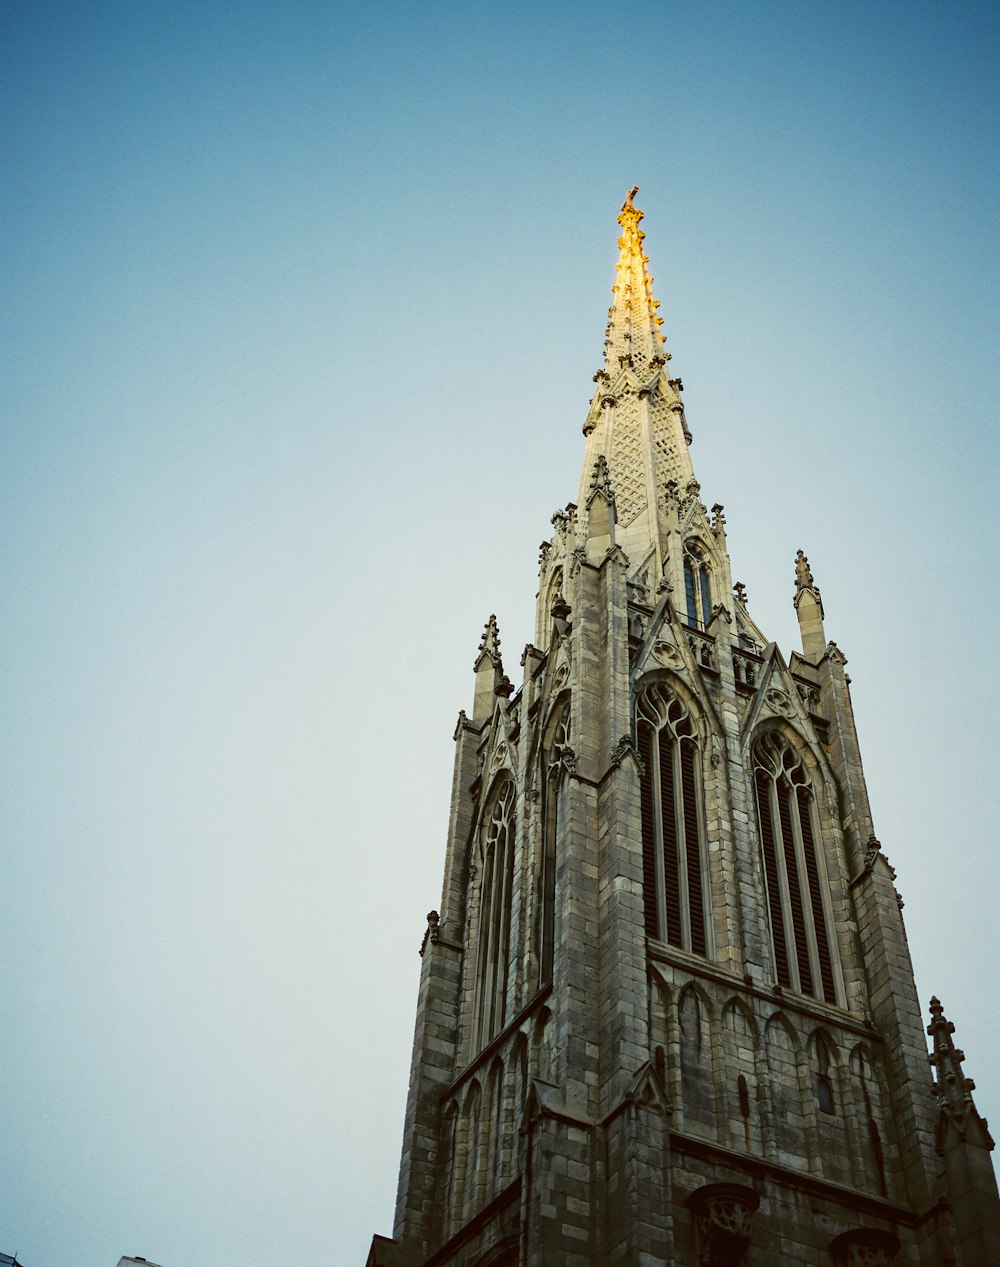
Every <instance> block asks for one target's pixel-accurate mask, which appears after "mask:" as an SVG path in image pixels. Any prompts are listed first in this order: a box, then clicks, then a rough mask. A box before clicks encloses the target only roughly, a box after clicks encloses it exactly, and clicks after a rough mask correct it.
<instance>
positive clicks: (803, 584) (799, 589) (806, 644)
mask: <svg viewBox="0 0 1000 1267" xmlns="http://www.w3.org/2000/svg"><path fill="white" fill-rule="evenodd" d="M794 602H795V614H796V615H797V616H798V618H799V632H800V634H801V635H802V654H803V655H804V656H805V658H806V659H807V660H811V661H812V662H813V663H814V664H815V663H816V661H818V660H819V659H820V657H821V656H822V655H823V653H824V652H825V651H826V634H825V633H824V632H823V600H822V598H821V597H820V593H819V586H818V585H816V584H815V582H814V581H813V574H812V572H810V570H809V560H808V559H807V558H806V556H805V555H804V554H803V553H802V551H801V550H800V551H799V552H798V554H797V555H796V556H795V600H794Z"/></svg>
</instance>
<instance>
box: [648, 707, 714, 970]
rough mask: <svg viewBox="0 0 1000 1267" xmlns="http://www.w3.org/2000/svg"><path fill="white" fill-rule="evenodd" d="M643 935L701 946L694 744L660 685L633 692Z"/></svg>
mask: <svg viewBox="0 0 1000 1267" xmlns="http://www.w3.org/2000/svg"><path fill="white" fill-rule="evenodd" d="M636 738H637V742H638V746H639V756H640V758H641V760H642V765H643V775H642V784H641V794H642V866H643V905H644V908H645V920H646V935H647V936H648V937H655V938H657V939H658V940H660V941H665V942H668V943H669V944H670V945H671V946H680V947H681V948H682V949H683V950H690V951H692V952H693V953H694V954H697V955H704V954H707V942H706V923H707V919H706V899H707V896H708V895H707V892H706V889H707V884H706V881H705V850H704V830H703V826H702V824H703V821H704V811H703V807H702V784H701V752H700V749H699V747H698V742H697V737H696V735H695V729H694V724H693V722H692V720H691V717H690V715H689V714H688V712H687V709H686V708H685V707H684V705H683V704H682V703H681V701H680V700H679V699H678V698H677V696H676V695H675V694H674V693H673V692H672V691H671V690H670V689H669V688H668V687H666V686H664V685H662V684H658V685H655V686H652V687H650V688H649V689H648V690H647V691H646V692H644V694H643V695H642V697H641V698H640V700H639V707H638V715H637V722H636Z"/></svg>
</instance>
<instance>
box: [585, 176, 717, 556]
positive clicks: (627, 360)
mask: <svg viewBox="0 0 1000 1267" xmlns="http://www.w3.org/2000/svg"><path fill="white" fill-rule="evenodd" d="M637 192H638V187H636V188H634V189H632V190H631V191H630V192H629V195H628V197H627V198H626V199H625V202H624V204H623V205H622V209H621V214H620V215H619V216H618V223H619V224H620V225H621V229H622V232H621V236H620V237H619V239H618V265H617V269H616V272H615V284H614V286H612V288H611V290H612V294H613V296H614V302H613V303H612V305H611V307H610V309H609V310H608V325H607V330H606V337H605V340H604V364H603V365H602V367H601V368H600V369H599V370H598V371H597V373H596V374H595V375H594V382H595V384H596V386H597V390H596V391H595V392H594V396H593V398H592V400H591V402H590V408H589V410H588V412H587V418H586V421H585V422H584V424H583V431H584V435H586V437H587V450H586V453H585V455H584V460H583V473H582V478H581V482H580V496H579V502H580V503H581V504H585V503H586V501H587V498H588V496H589V494H590V491H591V477H592V475H593V472H594V468H595V463H596V462H597V459H598V458H599V457H603V458H604V459H605V460H606V462H607V466H608V472H609V476H610V481H611V487H612V488H613V489H614V495H615V508H616V511H617V521H618V524H619V526H620V531H619V532H618V533H617V534H616V535H617V540H618V543H619V544H620V545H621V546H622V548H623V549H624V551H625V553H626V555H627V556H628V559H629V561H630V563H631V565H632V566H633V567H639V566H640V565H642V564H643V563H644V562H645V561H646V559H647V558H648V557H649V556H650V555H651V554H652V555H654V556H655V560H656V565H657V574H659V571H660V565H661V564H662V561H663V558H664V557H665V556H666V554H667V553H668V550H667V546H666V542H665V540H664V534H665V533H666V531H667V516H668V513H669V512H668V510H667V504H666V503H667V500H668V493H667V489H668V485H669V484H670V482H671V481H673V482H674V484H675V485H676V486H677V488H679V489H682V490H683V489H687V488H688V487H689V486H690V485H691V484H692V481H694V469H693V467H692V466H691V459H690V457H689V456H688V445H689V444H690V442H691V433H690V432H689V431H688V427H687V422H686V421H685V418H684V405H683V402H682V400H681V390H682V384H681V381H680V379H679V378H670V377H669V374H668V371H667V365H668V363H669V361H670V353H669V352H668V351H667V350H666V346H665V342H664V337H663V335H662V334H661V332H660V327H661V326H662V324H663V319H662V318H661V317H660V316H658V314H657V309H658V308H659V304H658V303H657V301H656V300H655V299H654V298H653V278H652V277H651V276H650V273H649V271H648V268H647V265H648V264H649V257H648V256H647V255H646V253H645V251H644V250H643V239H644V237H645V235H644V233H643V232H642V230H641V229H640V228H639V222H640V221H641V220H642V216H643V213H642V212H641V211H640V210H639V208H638V207H637V206H636V205H635V201H634V199H635V195H636V193H637Z"/></svg>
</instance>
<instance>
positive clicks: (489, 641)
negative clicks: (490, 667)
mask: <svg viewBox="0 0 1000 1267" xmlns="http://www.w3.org/2000/svg"><path fill="white" fill-rule="evenodd" d="M484 655H485V656H488V657H489V659H491V660H492V661H493V663H494V664H496V665H499V664H500V663H501V661H500V627H499V625H498V624H497V618H496V616H495V615H494V614H493V613H492V612H491V613H490V618H489V620H488V621H487V622H486V628H485V629H484V630H483V636H482V637H481V638H480V639H479V654H478V655H477V657H476V668H477V669H478V668H479V665H480V663H481V662H482V658H483V656H484Z"/></svg>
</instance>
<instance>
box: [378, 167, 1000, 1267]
mask: <svg viewBox="0 0 1000 1267" xmlns="http://www.w3.org/2000/svg"><path fill="white" fill-rule="evenodd" d="M633 193H634V191H633ZM641 216H642V213H641V212H639V211H637V210H636V208H635V207H634V204H633V202H632V195H630V196H629V199H628V200H627V201H626V203H625V205H624V207H623V208H622V213H621V217H620V220H619V223H620V224H621V227H622V237H621V238H620V240H619V247H620V251H621V255H620V259H619V263H618V271H617V277H616V283H615V287H614V302H613V305H612V309H611V312H610V321H609V327H608V339H607V343H606V345H605V358H604V365H603V368H602V369H601V370H600V371H599V372H598V374H597V376H596V378H595V381H596V383H597V390H596V392H595V395H594V400H593V404H592V407H591V409H590V412H589V414H588V416H587V420H586V424H585V427H584V431H585V434H586V436H587V441H586V453H585V456H584V462H583V478H582V481H581V489H580V497H579V507H578V506H577V505H572V504H571V505H569V506H567V507H566V508H565V510H560V511H557V512H556V514H555V515H554V516H553V519H552V524H553V535H552V539H551V541H547V542H545V543H544V544H543V546H542V551H541V560H540V572H539V587H538V605H537V619H536V632H535V645H532V646H529V647H528V648H526V649H525V653H524V656H523V657H522V667H523V669H524V681H523V685H522V686H521V687H520V689H519V690H517V691H514V690H513V688H512V687H511V686H510V682H509V680H508V679H507V678H506V675H505V674H504V672H503V665H502V663H501V660H500V650H499V632H498V628H497V623H496V620H495V618H493V617H491V618H490V621H489V622H488V624H487V627H486V631H485V633H484V635H483V641H482V643H481V645H480V648H479V653H478V657H477V659H476V661H475V683H474V693H473V694H474V703H473V712H472V717H471V719H470V718H469V717H467V716H466V715H465V714H464V713H463V714H461V715H460V718H459V723H458V726H457V728H456V733H455V739H456V753H455V776H454V784H453V797H452V810H451V817H450V822H449V830H448V843H447V851H446V859H445V875H444V885H443V892H442V899H441V907H440V913H438V912H431V914H430V916H428V924H427V929H426V932H425V934H424V940H423V949H422V952H421V953H422V955H423V962H422V971H421V980H420V995H419V1004H418V1014H417V1025H416V1032H415V1036H414V1048H413V1063H412V1069H411V1083H410V1095H409V1101H408V1105H407V1115H406V1123H405V1130H404V1145H403V1156H402V1163H401V1167H400V1180H399V1195H398V1202H397V1209H396V1224H395V1239H394V1240H393V1241H388V1240H386V1239H385V1238H379V1237H377V1238H376V1239H375V1242H373V1247H372V1255H371V1257H370V1259H369V1267H382V1265H383V1264H384V1265H385V1267H418V1265H424V1267H431V1264H434V1265H435V1267H446V1265H447V1267H459V1265H468V1267H488V1265H492V1267H503V1265H504V1264H506V1265H508V1267H512V1265H513V1264H518V1265H519V1267H598V1265H599V1267H619V1265H620V1267H626V1265H628V1267H667V1265H668V1264H669V1265H670V1267H680V1265H681V1264H691V1265H694V1264H699V1265H700V1267H738V1265H739V1264H742V1263H745V1264H747V1267H764V1265H765V1264H767V1265H770V1264H778V1263H780V1264H783V1265H785V1264H787V1265H791V1267H798V1265H801V1267H806V1264H809V1265H810V1267H815V1264H818V1263H827V1264H832V1263H834V1262H837V1263H844V1264H849V1265H850V1267H862V1265H863V1264H883V1263H885V1264H888V1263H890V1262H891V1263H897V1264H909V1267H938V1265H939V1264H945V1263H948V1262H955V1263H957V1262H961V1263H962V1267H987V1265H988V1264H989V1263H997V1262H1000V1244H998V1241H1000V1202H998V1200H997V1190H996V1182H995V1179H994V1177H993V1171H992V1168H991V1166H990V1161H989V1150H990V1149H991V1148H992V1140H991V1139H990V1138H989V1134H988V1131H987V1130H986V1127H985V1123H983V1122H982V1120H981V1119H980V1118H979V1117H978V1114H976V1112H975V1106H974V1105H973V1103H972V1098H971V1089H972V1084H971V1082H970V1080H968V1079H967V1078H965V1076H964V1074H963V1072H962V1070H961V1068H960V1065H961V1060H962V1059H963V1057H962V1053H960V1052H958V1051H957V1049H955V1048H954V1045H953V1043H952V1042H951V1037H950V1035H951V1028H950V1026H949V1024H948V1022H947V1021H946V1020H944V1018H943V1014H942V1013H941V1010H940V1006H939V1005H937V1004H935V1007H936V1011H935V1014H934V1016H935V1019H934V1021H933V1022H932V1026H931V1032H932V1034H933V1035H934V1040H935V1065H936V1068H937V1073H938V1086H937V1090H938V1094H937V1102H936V1101H935V1095H934V1090H935V1084H934V1081H933V1079H932V1075H931V1070H930V1067H929V1065H928V1061H927V1053H926V1047H925V1045H924V1038H923V1034H922V1022H921V1017H920V1009H919V1006H918V1003H917V996H916V990H915V987H914V982H913V974H912V969H911V966H910V959H909V952H908V950H907V945H906V935H905V931H904V928H903V921H902V915H901V911H900V903H899V901H898V895H897V893H896V890H895V887H894V879H895V873H894V872H893V870H892V868H891V867H890V865H889V863H888V861H887V860H886V858H885V856H884V854H883V853H882V851H881V848H880V846H879V844H878V841H877V840H876V839H875V836H874V831H873V824H872V818H871V810H870V807H869V804H868V798H867V791H866V788H865V781H864V774H863V770H862V765H861V756H860V750H859V746H858V740H857V735H856V733H855V728H854V718H853V712H852V708H851V700H850V693H849V685H848V679H847V677H846V675H845V673H844V664H845V659H844V656H843V654H842V653H841V652H840V651H839V650H838V648H837V647H836V646H835V644H833V643H829V644H828V643H827V642H826V641H825V632H824V628H823V619H824V613H823V606H822V602H821V599H820V594H819V589H818V588H817V586H816V584H815V582H814V579H813V576H812V573H811V572H810V570H809V565H808V561H807V560H806V559H805V556H804V555H803V554H802V553H801V551H800V552H799V558H798V560H797V564H796V592H795V594H796V596H795V606H796V611H797V613H798V618H799V623H800V629H801V633H802V644H803V645H802V651H801V652H798V651H796V652H794V653H792V655H791V656H790V657H789V658H788V659H787V660H786V659H785V657H784V656H783V655H782V653H781V652H780V651H779V649H778V648H777V647H776V646H775V645H774V644H773V643H769V642H768V640H767V639H766V637H765V636H764V634H763V633H762V632H761V631H760V629H759V628H758V627H757V625H756V624H755V623H754V621H752V620H751V618H750V616H749V614H748V612H747V610H746V595H745V587H744V586H742V585H737V586H736V587H735V589H734V587H733V584H732V574H731V569H730V563H729V553H728V544H727V537H726V528H725V519H724V516H723V514H722V507H721V506H718V505H716V506H714V507H713V508H712V511H711V513H710V512H708V511H707V510H706V508H705V505H704V503H703V502H702V501H701V499H700V487H699V485H698V483H697V481H696V479H695V477H694V471H693V468H692V466H691V462H690V458H689V456H688V442H689V440H690V433H689V432H688V428H687V423H686V420H685V417H684V408H683V404H682V402H681V396H680V393H681V383H680V380H679V379H676V378H670V377H668V369H667V366H668V363H669V354H668V353H667V352H666V350H665V345H664V341H663V338H662V336H661V334H660V320H659V318H658V316H657V314H656V308H657V305H656V303H655V301H654V300H653V298H652V289H651V278H650V277H649V275H648V272H647V268H646V264H647V260H646V256H645V254H644V252H643V247H642V240H643V234H642V232H641V231H640V229H639V221H640V219H641ZM498 798H506V799H505V800H504V801H503V803H504V805H507V806H509V807H510V813H509V815H508V817H507V818H505V819H504V828H503V829H504V831H507V832H508V833H509V834H508V836H506V837H505V838H504V839H505V842H506V843H509V845H510V848H509V849H507V851H506V852H503V851H502V850H500V849H498V848H497V847H496V844H497V837H496V834H495V833H496V830H497V828H496V824H497V821H498V819H497V814H496V806H497V804H498ZM491 833H493V834H492V835H491ZM501 857H502V858H503V859H504V862H503V866H504V867H505V868H506V869H505V870H503V871H502V872H501V871H499V870H498V869H497V868H498V867H500V865H501V863H500V862H499V861H498V859H500V858H501Z"/></svg>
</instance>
